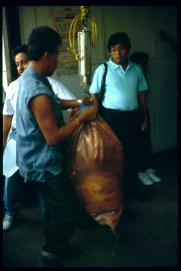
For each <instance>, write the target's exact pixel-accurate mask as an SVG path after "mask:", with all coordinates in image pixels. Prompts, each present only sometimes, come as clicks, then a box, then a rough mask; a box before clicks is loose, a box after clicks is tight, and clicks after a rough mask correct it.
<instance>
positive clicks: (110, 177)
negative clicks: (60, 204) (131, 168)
mask: <svg viewBox="0 0 181 271" xmlns="http://www.w3.org/2000/svg"><path fill="white" fill-rule="evenodd" d="M68 161H69V173H70V175H71V176H72V178H73V180H74V181H75V189H76V191H77V192H78V196H79V197H80V199H81V200H82V201H83V205H84V207H85V210H86V211H87V212H88V213H89V214H90V215H91V216H92V217H93V218H94V219H95V220H96V221H97V222H98V223H100V224H102V225H107V226H109V227H110V228H111V229H112V230H114V229H115V228H116V226H117V224H118V221H119V218H120V216H121V214H122V212H123V200H122V190H121V186H122V175H123V147H122V145H121V143H120V141H119V140H118V138H117V137H116V135H115V134H114V133H113V131H112V130H111V128H110V127H109V126H108V125H107V123H106V122H105V121H104V120H103V119H102V118H101V117H100V116H98V117H97V118H96V119H95V120H93V121H87V122H86V123H82V124H81V125H80V126H79V127H78V128H77V129H76V131H75V132H74V133H73V135H72V137H71V139H70V142H69V147H68Z"/></svg>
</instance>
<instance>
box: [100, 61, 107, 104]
mask: <svg viewBox="0 0 181 271" xmlns="http://www.w3.org/2000/svg"><path fill="white" fill-rule="evenodd" d="M107 66H108V65H107V63H104V67H105V70H104V74H103V80H102V87H101V92H100V96H99V102H100V103H102V100H103V98H104V93H105V81H106V74H107Z"/></svg>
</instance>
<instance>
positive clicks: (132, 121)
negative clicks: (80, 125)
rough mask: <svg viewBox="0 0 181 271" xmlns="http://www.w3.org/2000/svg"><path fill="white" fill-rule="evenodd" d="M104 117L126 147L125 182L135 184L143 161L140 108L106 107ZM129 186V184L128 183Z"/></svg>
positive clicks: (103, 112)
mask: <svg viewBox="0 0 181 271" xmlns="http://www.w3.org/2000/svg"><path fill="white" fill-rule="evenodd" d="M102 117H103V118H104V120H105V121H106V122H107V123H108V124H109V126H110V127H111V128H112V130H113V131H114V132H115V134H116V135H117V137H118V138H119V140H120V141H121V143H122V144H123V148H124V158H125V169H124V172H125V182H126V183H127V184H128V183H129V182H131V183H130V184H131V185H132V187H133V186H134V184H136V180H137V172H138V171H139V170H140V167H141V161H142V146H141V139H140V113H139V110H133V111H120V110H113V109H106V108H104V109H103V111H102ZM128 186H129V184H128Z"/></svg>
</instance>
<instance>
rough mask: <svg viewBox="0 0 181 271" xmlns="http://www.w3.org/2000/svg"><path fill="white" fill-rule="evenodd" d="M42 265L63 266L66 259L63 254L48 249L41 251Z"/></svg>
mask: <svg viewBox="0 0 181 271" xmlns="http://www.w3.org/2000/svg"><path fill="white" fill-rule="evenodd" d="M41 259H42V267H63V266H64V261H63V259H62V258H61V256H59V255H56V254H54V253H50V252H48V251H45V250H42V251H41Z"/></svg>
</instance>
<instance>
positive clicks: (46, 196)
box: [33, 173, 79, 255]
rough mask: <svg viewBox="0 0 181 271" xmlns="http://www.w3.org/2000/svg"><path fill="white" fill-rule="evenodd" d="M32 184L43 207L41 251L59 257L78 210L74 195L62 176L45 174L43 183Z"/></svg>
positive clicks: (69, 237)
mask: <svg viewBox="0 0 181 271" xmlns="http://www.w3.org/2000/svg"><path fill="white" fill-rule="evenodd" d="M33 183H34V186H35V188H36V189H38V192H39V193H40V194H41V196H42V198H43V200H44V205H45V225H44V233H45V239H46V244H45V245H44V247H43V249H44V250H46V251H48V252H51V253H55V254H59V255H61V254H63V253H64V251H65V249H66V248H67V246H68V243H69V241H70V239H71V237H72V235H73V232H74V219H75V218H76V216H77V213H78V210H79V208H78V202H77V198H76V194H75V192H74V190H73V188H72V186H71V184H70V182H69V181H68V180H67V179H66V178H65V176H64V175H63V174H60V175H57V176H54V175H52V174H50V173H47V176H46V179H45V182H44V183H38V182H33Z"/></svg>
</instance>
